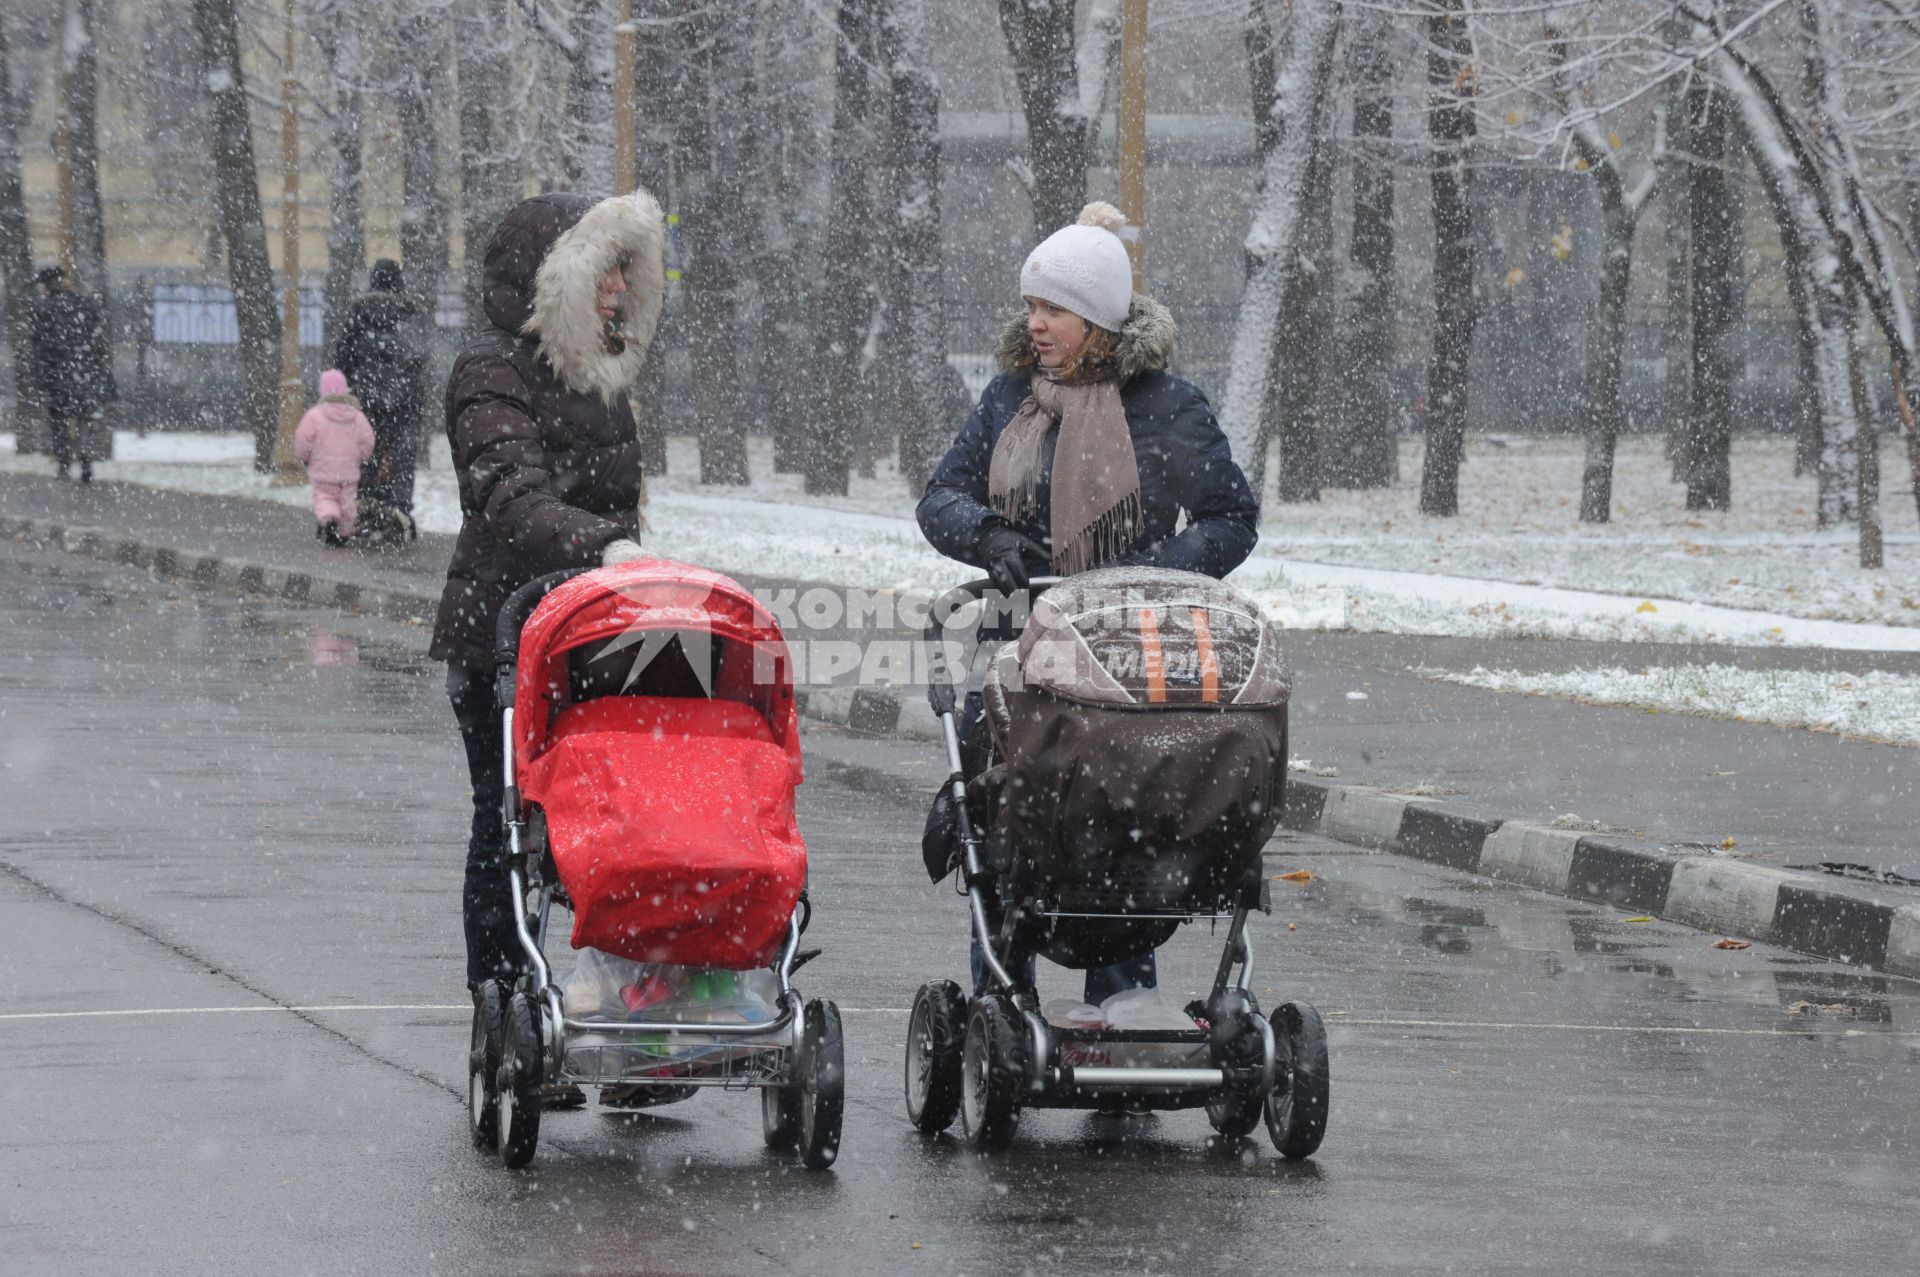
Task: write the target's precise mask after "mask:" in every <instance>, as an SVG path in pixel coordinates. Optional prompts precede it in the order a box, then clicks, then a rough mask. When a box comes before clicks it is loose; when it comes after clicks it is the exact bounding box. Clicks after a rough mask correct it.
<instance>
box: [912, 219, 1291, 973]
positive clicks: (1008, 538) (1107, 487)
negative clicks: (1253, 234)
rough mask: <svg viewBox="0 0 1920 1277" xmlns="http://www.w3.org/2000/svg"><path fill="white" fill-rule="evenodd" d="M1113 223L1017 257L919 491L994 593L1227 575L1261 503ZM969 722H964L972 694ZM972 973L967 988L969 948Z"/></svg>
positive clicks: (927, 523) (941, 544)
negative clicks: (987, 349) (952, 435)
mask: <svg viewBox="0 0 1920 1277" xmlns="http://www.w3.org/2000/svg"><path fill="white" fill-rule="evenodd" d="M1125 225H1126V219H1125V217H1123V216H1122V215H1121V214H1120V212H1119V210H1117V209H1115V208H1114V207H1113V206H1112V205H1110V204H1104V203H1094V204H1089V205H1087V207H1086V209H1085V210H1084V211H1083V212H1082V213H1081V215H1080V220H1079V222H1078V223H1077V224H1075V225H1073V226H1067V227H1062V228H1061V229H1060V230H1058V231H1056V232H1054V234H1053V235H1051V236H1049V237H1048V238H1047V239H1046V240H1045V241H1044V242H1043V243H1041V245H1040V246H1039V247H1038V248H1036V249H1034V250H1033V252H1032V253H1031V254H1030V255H1029V256H1028V257H1027V260H1026V263H1025V265H1024V266H1022V268H1021V271H1020V293H1021V296H1022V298H1023V299H1024V301H1025V309H1024V310H1023V311H1022V312H1021V313H1020V314H1018V315H1016V316H1014V317H1013V318H1012V319H1011V320H1010V321H1009V322H1008V323H1007V326H1006V328H1005V329H1004V330H1003V331H1002V332H1001V335H1000V342H999V348H998V350H997V352H996V353H997V355H998V358H999V362H1000V368H1001V372H1000V375H999V376H997V377H995V378H994V379H993V380H992V381H991V382H989V383H988V384H987V388H986V390H985V391H984V392H983V393H982V394H981V396H980V402H979V403H978V404H977V405H976V406H975V407H974V409H973V411H972V412H971V413H970V414H968V416H967V420H966V423H965V424H964V425H962V426H961V427H960V435H959V437H958V438H957V439H955V440H954V443H953V447H952V448H951V449H950V450H949V451H948V452H947V455H946V458H945V459H944V460H943V461H941V463H940V465H939V467H938V468H937V469H936V470H935V471H934V473H933V478H932V479H931V480H929V481H928V483H927V491H926V495H924V496H923V497H921V499H920V507H919V520H920V529H921V531H922V532H924V533H925V534H926V537H927V540H928V541H930V542H932V543H933V546H934V548H935V549H937V550H939V551H940V552H941V553H942V554H945V555H948V556H949V557H951V558H955V559H959V560H960V561H961V562H963V563H971V564H973V565H974V566H976V567H980V568H984V569H985V570H986V571H987V573H988V575H989V576H991V577H992V579H993V582H994V584H995V585H996V586H997V587H998V588H999V589H1001V590H1003V591H1007V592H1012V591H1014V590H1019V589H1024V588H1026V585H1027V582H1028V579H1029V578H1030V577H1034V576H1044V575H1048V574H1053V575H1059V576H1071V575H1073V574H1074V573H1077V572H1084V571H1087V570H1089V569H1091V568H1096V567H1110V566H1114V565H1116V564H1140V565H1144V566H1152V567H1162V568H1177V569H1179V570H1181V571H1186V572H1200V573H1204V574H1205V575H1207V576H1212V577H1224V576H1225V575H1226V574H1227V573H1229V572H1231V571H1232V570H1233V569H1234V568H1236V567H1238V566H1239V565H1240V563H1241V562H1242V561H1243V560H1244V559H1245V558H1246V557H1247V555H1248V554H1249V553H1251V552H1252V550H1253V545H1254V541H1255V540H1256V539H1257V537H1258V533H1257V531H1256V526H1257V524H1258V521H1259V515H1260V508H1259V504H1258V503H1257V502H1256V501H1255V500H1254V496H1253V493H1252V492H1251V491H1250V490H1249V489H1248V487H1247V480H1246V476H1245V475H1243V474H1242V473H1241V471H1240V467H1239V466H1238V465H1237V464H1235V463H1234V460H1233V456H1232V453H1231V451H1230V450H1229V448H1228V446H1227V439H1226V436H1225V435H1224V434H1222V433H1221V431H1220V426H1219V423H1218V422H1216V421H1215V420H1214V416H1213V408H1212V406H1211V405H1209V404H1208V403H1207V398H1206V396H1205V395H1203V394H1202V393H1200V391H1199V389H1198V388H1197V387H1195V386H1194V385H1192V384H1191V383H1190V382H1186V381H1183V380H1181V379H1180V378H1178V377H1175V376H1173V375H1172V374H1170V373H1169V372H1167V360H1168V357H1169V355H1170V354H1171V352H1172V349H1173V341H1174V336H1175V328H1174V323H1173V317H1172V316H1171V315H1170V314H1168V312H1167V309H1166V307H1164V306H1162V305H1161V304H1160V303H1158V302H1156V301H1154V300H1153V299H1152V298H1149V297H1142V296H1140V295H1138V294H1136V293H1134V291H1133V273H1132V265H1131V263H1130V262H1129V260H1128V258H1127V250H1126V246H1125V245H1124V244H1123V243H1122V242H1121V240H1120V238H1119V235H1118V233H1117V232H1118V231H1119V230H1120V229H1121V228H1122V227H1124V226H1125ZM1182 512H1184V513H1185V514H1186V519H1187V522H1186V526H1185V527H1184V528H1181V527H1179V526H1178V521H1179V518H1180V515H1181V513H1182ZM966 717H967V722H966V724H963V731H970V730H971V729H972V727H973V725H975V724H977V723H978V721H979V717H980V711H979V698H978V696H977V695H975V696H969V697H968V699H967V714H966ZM974 966H975V973H974V983H975V986H976V988H977V987H978V986H979V985H980V983H981V969H980V968H981V963H980V961H979V959H978V956H977V955H976V958H975V963H974ZM1154 978H1155V973H1154V962H1153V955H1152V954H1151V953H1146V954H1142V955H1140V956H1138V957H1136V958H1133V959H1130V960H1128V961H1126V962H1121V963H1116V964H1114V965H1113V966H1111V967H1105V968H1100V969H1096V970H1093V971H1089V972H1088V973H1087V982H1086V994H1085V996H1086V1000H1087V1001H1088V1002H1091V1003H1094V1004H1096V1005H1097V1004H1098V1003H1100V1002H1101V1001H1103V1000H1104V999H1105V998H1106V997H1108V996H1110V995H1111V994H1113V993H1115V992H1117V991H1119V990H1121V989H1126V988H1132V987H1136V986H1140V985H1146V986H1151V985H1152V984H1153V983H1154Z"/></svg>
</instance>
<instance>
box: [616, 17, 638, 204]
mask: <svg viewBox="0 0 1920 1277" xmlns="http://www.w3.org/2000/svg"><path fill="white" fill-rule="evenodd" d="M637 34H638V33H637V31H636V30H635V28H634V25H633V0H620V25H619V26H617V27H615V28H614V29H613V193H614V194H615V195H626V194H628V193H629V192H631V191H633V190H634V188H636V187H638V186H639V185H640V175H639V173H638V172H637V164H638V159H639V157H638V155H637V154H636V153H635V152H636V151H637V150H638V148H639V144H640V138H639V128H638V127H637V123H636V121H635V119H634V100H633V76H634V69H635V67H634V61H635V52H636V51H635V48H634V45H635V36H636V35H637Z"/></svg>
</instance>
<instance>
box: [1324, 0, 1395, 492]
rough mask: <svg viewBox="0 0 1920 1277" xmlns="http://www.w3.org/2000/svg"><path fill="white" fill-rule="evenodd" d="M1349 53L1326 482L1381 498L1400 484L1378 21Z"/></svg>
mask: <svg viewBox="0 0 1920 1277" xmlns="http://www.w3.org/2000/svg"><path fill="white" fill-rule="evenodd" d="M1357 30H1358V34H1357V38H1355V39H1354V40H1353V42H1352V43H1351V44H1350V45H1349V46H1348V63H1349V66H1350V67H1351V77H1352V80H1351V91H1352V94H1353V147H1352V155H1351V162H1352V165H1353V223H1352V226H1351V228H1350V230H1349V234H1348V239H1347V268H1346V272H1345V286H1344V287H1343V288H1342V289H1341V298H1340V300H1341V304H1342V305H1341V309H1342V314H1341V315H1340V316H1339V319H1338V321H1337V322H1338V324H1339V332H1340V340H1339V341H1337V342H1335V343H1334V352H1335V353H1334V358H1335V360H1336V363H1335V369H1336V371H1337V372H1338V376H1337V377H1336V379H1335V380H1336V395H1335V400H1334V402H1335V406H1336V409H1337V411H1338V413H1339V419H1338V423H1337V424H1338V429H1337V430H1336V431H1331V432H1329V434H1330V442H1331V444H1332V446H1331V448H1330V450H1329V452H1328V455H1327V458H1326V468H1327V475H1326V478H1327V482H1328V483H1329V484H1331V485H1333V486H1335V487H1342V488H1384V487H1386V486H1387V485H1388V484H1390V483H1392V482H1393V481H1394V480H1395V479H1396V478H1398V477H1399V473H1400V456H1399V449H1398V448H1397V446H1396V437H1395V436H1396V431H1395V428H1394V427H1395V410H1394V407H1395V406H1394V394H1393V389H1394V383H1393V373H1394V332H1393V176H1394V174H1393V168H1392V165H1391V163H1390V160H1391V156H1390V155H1389V153H1388V152H1389V148H1390V147H1391V146H1392V143H1393V71H1394V60H1393V52H1392V47H1391V45H1390V44H1389V42H1388V34H1389V31H1388V26H1387V22H1386V20H1385V19H1383V18H1379V17H1370V18H1369V19H1367V20H1366V21H1365V22H1363V23H1360V24H1359V25H1358V28H1357Z"/></svg>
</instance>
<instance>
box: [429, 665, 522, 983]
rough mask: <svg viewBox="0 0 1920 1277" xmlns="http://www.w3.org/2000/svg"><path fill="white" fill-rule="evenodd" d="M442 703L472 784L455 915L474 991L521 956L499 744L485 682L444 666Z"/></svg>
mask: <svg viewBox="0 0 1920 1277" xmlns="http://www.w3.org/2000/svg"><path fill="white" fill-rule="evenodd" d="M447 699H448V700H450V701H452V702H453V717H454V721H455V722H457V723H459V724H460V743H461V744H463V745H465V746H466V749H467V775H468V777H469V779H470V780H471V781H472V783H473V822H472V826H471V829H470V831H469V832H468V835H467V875H466V883H465V885H464V886H463V888H462V890H461V895H460V912H461V920H462V922H463V924H464V926H465V929H466V934H467V988H469V989H477V988H479V987H480V982H481V981H483V980H487V979H490V978H498V979H502V980H512V979H513V978H514V977H515V976H517V975H518V974H519V972H520V968H521V965H522V956H523V955H522V954H521V951H520V937H519V935H518V934H516V932H515V931H514V926H513V909H512V907H511V902H510V901H509V900H508V894H509V892H510V891H511V890H512V888H511V887H510V885H509V883H508V880H507V866H506V850H507V834H506V828H505V826H504V825H502V823H501V820H500V802H501V796H502V795H501V790H502V787H503V785H504V784H505V781H506V776H505V763H504V762H503V760H502V751H503V749H504V745H503V742H502V741H501V738H500V711H499V708H498V707H497V706H496V705H495V704H494V702H493V680H492V679H491V678H489V677H488V676H487V675H485V674H480V673H476V672H475V671H473V670H464V669H461V668H460V667H459V666H457V665H449V666H447Z"/></svg>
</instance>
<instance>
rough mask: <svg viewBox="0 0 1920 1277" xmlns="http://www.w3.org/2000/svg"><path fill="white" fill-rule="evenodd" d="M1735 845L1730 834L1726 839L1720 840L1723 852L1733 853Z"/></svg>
mask: <svg viewBox="0 0 1920 1277" xmlns="http://www.w3.org/2000/svg"><path fill="white" fill-rule="evenodd" d="M1735 845H1736V844H1735V843H1734V841H1733V835H1732V834H1728V835H1727V836H1726V837H1725V838H1722V839H1721V840H1720V850H1722V851H1732V850H1733V849H1734V847H1735Z"/></svg>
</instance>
